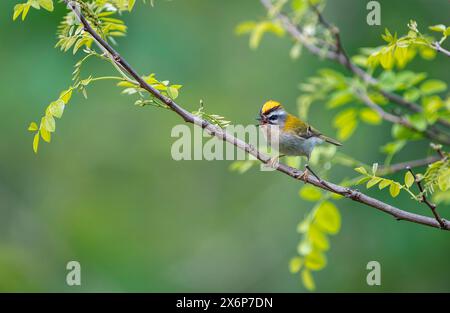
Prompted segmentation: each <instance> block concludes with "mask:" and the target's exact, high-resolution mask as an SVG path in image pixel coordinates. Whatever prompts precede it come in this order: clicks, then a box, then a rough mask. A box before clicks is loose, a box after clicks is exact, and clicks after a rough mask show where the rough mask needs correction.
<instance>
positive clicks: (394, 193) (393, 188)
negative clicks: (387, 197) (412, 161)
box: [389, 182, 400, 198]
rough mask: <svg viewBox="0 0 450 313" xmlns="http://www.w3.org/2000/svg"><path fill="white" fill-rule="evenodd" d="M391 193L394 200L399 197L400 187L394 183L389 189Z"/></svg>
mask: <svg viewBox="0 0 450 313" xmlns="http://www.w3.org/2000/svg"><path fill="white" fill-rule="evenodd" d="M389 193H390V194H391V196H392V197H393V198H395V197H397V196H398V194H399V193H400V185H399V184H398V183H396V182H392V183H391V186H390V187H389Z"/></svg>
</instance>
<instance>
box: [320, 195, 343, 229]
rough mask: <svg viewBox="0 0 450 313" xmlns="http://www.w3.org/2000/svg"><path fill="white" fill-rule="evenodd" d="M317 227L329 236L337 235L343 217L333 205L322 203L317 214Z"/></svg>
mask: <svg viewBox="0 0 450 313" xmlns="http://www.w3.org/2000/svg"><path fill="white" fill-rule="evenodd" d="M315 225H316V226H317V227H319V228H320V229H321V230H323V231H325V232H327V233H329V234H336V233H337V232H338V231H339V229H340V228H341V215H340V213H339V210H338V209H337V208H336V206H335V205H334V204H333V203H331V202H329V201H324V202H322V204H321V205H320V206H319V208H318V209H317V211H316V214H315Z"/></svg>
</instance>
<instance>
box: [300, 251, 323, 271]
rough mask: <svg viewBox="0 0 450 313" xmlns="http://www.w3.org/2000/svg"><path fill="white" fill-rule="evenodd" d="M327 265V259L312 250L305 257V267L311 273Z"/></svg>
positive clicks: (320, 253)
mask: <svg viewBox="0 0 450 313" xmlns="http://www.w3.org/2000/svg"><path fill="white" fill-rule="evenodd" d="M326 265H327V259H326V257H325V255H324V254H323V253H322V252H320V251H318V250H313V251H311V253H310V254H308V255H307V256H305V267H307V268H308V269H310V270H313V271H319V270H321V269H323V268H324V267H325V266H326Z"/></svg>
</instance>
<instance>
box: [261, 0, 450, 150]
mask: <svg viewBox="0 0 450 313" xmlns="http://www.w3.org/2000/svg"><path fill="white" fill-rule="evenodd" d="M260 1H261V3H262V4H263V5H264V7H265V8H266V9H267V10H268V11H271V10H273V5H272V3H271V1H270V0H260ZM310 6H311V8H312V9H313V10H314V11H315V13H316V14H317V16H318V19H319V22H320V23H321V24H323V25H324V26H325V27H326V28H327V29H329V30H330V32H331V33H332V34H333V35H334V37H335V44H336V51H332V50H326V51H324V49H323V48H321V47H318V46H316V45H314V44H313V43H311V42H310V40H309V38H308V36H306V35H305V34H303V33H302V32H301V30H300V29H299V28H298V27H297V26H296V25H295V24H294V23H293V22H292V21H291V20H290V19H289V17H287V16H286V15H284V14H282V13H277V14H276V15H275V19H277V20H279V21H280V22H281V24H282V26H283V28H284V29H285V30H286V31H287V32H288V33H289V34H290V35H291V36H292V37H293V38H294V39H296V40H297V41H299V42H301V43H302V44H303V45H304V46H305V47H306V49H307V50H308V51H310V52H311V53H312V54H314V55H317V56H319V57H324V58H327V59H329V60H332V61H336V62H338V63H339V64H341V65H343V66H344V67H345V68H347V69H348V70H349V71H350V72H352V73H353V74H355V75H356V76H358V77H359V78H361V79H362V80H363V81H364V82H365V83H367V84H369V85H370V86H372V87H374V88H376V89H377V90H378V91H379V92H380V93H381V94H382V95H383V96H384V97H385V98H387V99H388V100H390V101H391V102H394V103H396V104H398V105H400V106H402V107H404V108H406V109H408V110H410V111H412V112H416V113H420V112H422V111H423V109H422V107H421V106H420V105H418V104H416V103H413V102H410V101H407V100H405V99H404V98H403V97H401V96H399V95H397V94H395V93H391V92H389V91H386V90H383V89H381V88H380V87H379V86H378V85H377V83H378V80H377V79H376V78H374V77H373V76H371V75H370V74H369V73H367V72H366V71H364V70H363V69H361V68H360V67H358V66H357V65H356V64H354V63H353V62H352V61H351V60H350V58H349V57H348V55H347V54H346V52H345V50H344V48H343V45H342V41H341V38H340V31H339V29H338V28H337V27H335V26H332V25H331V24H330V23H329V22H328V21H327V20H326V19H325V18H324V17H323V15H322V14H321V13H320V11H319V10H318V8H317V7H316V6H314V5H310ZM366 104H367V103H366ZM388 121H390V122H392V123H395V122H393V121H392V120H388ZM436 122H437V123H439V124H441V125H442V126H445V127H447V128H450V122H448V121H447V120H444V119H439V120H437V121H436ZM415 131H418V130H415ZM418 132H420V133H423V134H424V135H425V136H426V137H428V138H430V139H432V140H436V141H438V142H440V143H444V144H446V145H450V137H449V136H448V135H447V134H446V133H442V132H440V131H439V130H438V129H435V128H432V129H429V130H427V131H426V132H421V131H418Z"/></svg>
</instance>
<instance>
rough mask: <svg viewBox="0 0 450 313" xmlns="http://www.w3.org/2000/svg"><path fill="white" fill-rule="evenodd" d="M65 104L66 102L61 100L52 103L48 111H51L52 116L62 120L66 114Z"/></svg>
mask: <svg viewBox="0 0 450 313" xmlns="http://www.w3.org/2000/svg"><path fill="white" fill-rule="evenodd" d="M64 108H65V104H64V101H63V100H61V99H58V100H56V101H55V102H52V103H51V104H50V105H49V107H48V110H49V111H50V113H51V115H53V116H54V117H57V118H61V116H62V115H63V113H64Z"/></svg>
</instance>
